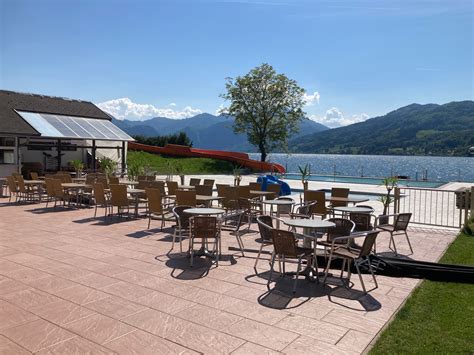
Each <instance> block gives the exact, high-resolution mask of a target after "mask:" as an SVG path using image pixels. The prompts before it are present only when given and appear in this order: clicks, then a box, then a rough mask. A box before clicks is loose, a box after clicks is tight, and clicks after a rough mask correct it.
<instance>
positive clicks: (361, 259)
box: [324, 231, 379, 294]
mask: <svg viewBox="0 0 474 355" xmlns="http://www.w3.org/2000/svg"><path fill="white" fill-rule="evenodd" d="M378 234H379V231H370V232H366V233H355V234H352V235H350V236H342V237H336V238H334V239H333V240H332V246H331V252H330V254H329V259H328V264H327V266H326V272H325V275H324V283H326V280H327V277H328V273H329V268H330V266H331V261H332V260H333V258H342V259H343V264H342V268H341V276H340V277H341V279H342V277H343V274H344V268H345V265H346V262H347V263H348V265H347V270H348V271H347V272H348V279H347V284H348V285H349V282H350V279H351V263H354V266H355V268H356V270H357V274H358V275H359V279H360V283H361V284H362V289H363V290H364V294H367V290H366V288H365V284H364V280H363V279H362V275H361V273H360V266H362V265H367V267H368V269H369V271H370V273H371V275H372V278H373V280H374V283H375V288H374V289H373V290H375V289H376V288H377V287H378V284H377V279H376V278H375V275H374V271H373V269H372V264H371V262H370V258H369V255H370V253H371V251H372V248H373V246H374V245H375V240H376V238H377V235H378ZM361 237H363V238H364V242H363V243H362V247H361V248H360V249H353V248H351V247H340V246H337V245H336V244H339V245H340V244H354V239H356V238H361ZM351 242H352V243H351ZM371 291H372V290H371Z"/></svg>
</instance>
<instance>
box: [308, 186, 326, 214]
mask: <svg viewBox="0 0 474 355" xmlns="http://www.w3.org/2000/svg"><path fill="white" fill-rule="evenodd" d="M310 201H314V202H316V206H315V207H314V209H313V215H316V216H319V217H321V218H322V219H324V218H326V216H327V214H328V210H327V208H326V194H325V192H324V191H315V190H306V191H305V192H304V202H310Z"/></svg>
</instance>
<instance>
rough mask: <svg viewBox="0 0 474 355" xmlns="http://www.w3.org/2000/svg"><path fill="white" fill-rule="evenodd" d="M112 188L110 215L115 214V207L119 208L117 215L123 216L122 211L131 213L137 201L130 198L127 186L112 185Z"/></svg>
mask: <svg viewBox="0 0 474 355" xmlns="http://www.w3.org/2000/svg"><path fill="white" fill-rule="evenodd" d="M109 187H110V213H111V214H113V212H114V207H117V214H118V215H119V216H120V215H122V212H121V210H124V209H125V208H126V209H127V213H129V212H130V206H135V200H134V199H130V198H128V194H127V186H126V185H122V184H111V185H109Z"/></svg>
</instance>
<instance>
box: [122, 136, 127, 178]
mask: <svg viewBox="0 0 474 355" xmlns="http://www.w3.org/2000/svg"><path fill="white" fill-rule="evenodd" d="M125 144H126V143H125V141H122V176H124V174H125V167H126V164H127V162H126V161H125Z"/></svg>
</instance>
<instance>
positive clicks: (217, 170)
mask: <svg viewBox="0 0 474 355" xmlns="http://www.w3.org/2000/svg"><path fill="white" fill-rule="evenodd" d="M128 161H129V162H130V161H140V162H141V165H142V166H145V165H146V164H147V165H149V166H150V167H151V169H152V170H154V171H156V172H157V173H158V174H167V173H169V170H170V168H169V165H168V164H169V163H171V164H172V166H174V167H176V166H178V165H179V166H180V167H182V169H183V173H184V174H224V173H232V171H233V165H232V163H230V162H227V161H224V160H216V159H209V158H178V157H164V156H161V155H157V154H151V153H146V152H135V151H129V152H128Z"/></svg>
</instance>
